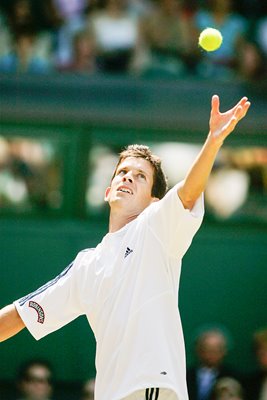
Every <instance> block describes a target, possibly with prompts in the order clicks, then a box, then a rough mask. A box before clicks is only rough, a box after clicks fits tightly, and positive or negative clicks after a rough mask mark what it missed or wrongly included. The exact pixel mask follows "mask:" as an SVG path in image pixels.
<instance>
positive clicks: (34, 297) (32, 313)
mask: <svg viewBox="0 0 267 400" xmlns="http://www.w3.org/2000/svg"><path fill="white" fill-rule="evenodd" d="M80 258H81V257H80V254H79V255H78V256H77V257H76V259H75V260H74V262H72V263H71V264H70V265H69V266H68V267H67V268H65V269H64V270H63V271H62V272H61V274H59V275H58V276H57V277H56V278H54V279H53V280H51V281H49V282H47V283H46V284H45V285H43V286H41V287H40V288H39V289H37V290H36V291H34V292H32V293H30V294H28V295H27V296H24V297H23V298H21V299H19V300H17V301H15V302H14V305H15V307H16V309H17V311H18V313H19V315H20V317H21V318H22V320H23V322H24V323H25V325H26V327H27V329H28V330H29V332H30V333H31V334H32V335H33V337H34V338H35V339H36V340H38V339H41V338H42V337H44V336H46V335H48V334H49V333H51V332H54V331H56V330H57V329H59V328H61V327H62V326H64V325H66V324H68V323H69V322H71V321H72V320H74V319H75V318H77V317H78V316H79V315H81V314H83V310H82V305H81V301H80V299H79V291H78V290H77V287H76V286H77V275H78V271H79V268H78V267H79V262H80Z"/></svg>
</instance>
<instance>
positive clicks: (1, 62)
mask: <svg viewBox="0 0 267 400" xmlns="http://www.w3.org/2000/svg"><path fill="white" fill-rule="evenodd" d="M33 4H34V3H33V2H31V1H30V0H15V1H14V2H11V4H10V6H9V8H8V11H7V24H6V28H7V31H6V34H5V42H6V49H5V51H4V52H2V54H0V70H1V71H3V72H29V73H43V72H48V71H50V69H51V67H52V35H51V34H50V32H48V31H44V30H42V27H41V26H39V25H40V24H39V22H40V19H39V18H38V15H37V13H36V12H35V8H34V6H33Z"/></svg>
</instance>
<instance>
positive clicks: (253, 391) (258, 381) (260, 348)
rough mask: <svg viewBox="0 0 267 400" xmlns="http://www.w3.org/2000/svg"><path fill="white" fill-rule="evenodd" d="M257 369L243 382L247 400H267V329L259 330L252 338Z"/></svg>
mask: <svg viewBox="0 0 267 400" xmlns="http://www.w3.org/2000/svg"><path fill="white" fill-rule="evenodd" d="M253 344H254V351H255V356H256V360H257V363H258V369H257V370H256V371H255V372H252V373H251V374H249V376H247V377H246V379H245V380H244V387H245V390H246V395H247V400H266V399H267V328H264V329H260V330H258V331H256V332H255V334H254V336H253Z"/></svg>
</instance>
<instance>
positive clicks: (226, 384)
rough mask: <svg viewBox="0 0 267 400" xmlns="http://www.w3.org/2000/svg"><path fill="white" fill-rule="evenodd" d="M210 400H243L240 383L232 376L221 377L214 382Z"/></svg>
mask: <svg viewBox="0 0 267 400" xmlns="http://www.w3.org/2000/svg"><path fill="white" fill-rule="evenodd" d="M211 399H212V400H244V393H243V388H242V385H241V384H240V383H239V382H238V381H237V380H236V379H233V378H228V377H226V378H221V379H219V380H218V382H217V383H216V384H215V386H214V389H213V391H212V395H211Z"/></svg>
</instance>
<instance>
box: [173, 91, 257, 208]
mask: <svg viewBox="0 0 267 400" xmlns="http://www.w3.org/2000/svg"><path fill="white" fill-rule="evenodd" d="M219 106H220V99H219V97H218V96H217V95H214V96H213V97H212V101H211V113H210V121H209V127H210V131H209V134H208V137H207V139H206V141H205V143H204V145H203V147H202V149H201V151H200V153H199V155H198V157H197V159H196V160H195V162H194V164H193V165H192V167H191V169H190V170H189V172H188V174H187V176H186V178H185V181H184V184H183V186H182V187H180V188H179V190H178V196H179V197H180V199H181V201H182V203H183V205H184V207H185V208H187V209H192V208H193V206H194V204H195V202H196V200H197V199H198V197H199V196H200V194H201V193H202V192H203V191H204V189H205V187H206V184H207V181H208V178H209V175H210V173H211V170H212V167H213V164H214V161H215V158H216V156H217V154H218V152H219V150H220V148H221V146H222V145H223V142H224V140H225V139H226V137H227V136H228V135H230V133H231V132H233V130H234V129H235V126H236V125H237V123H238V122H239V121H240V120H241V119H242V118H244V116H245V115H246V113H247V111H248V109H249V107H250V102H249V101H248V99H247V97H243V98H242V99H241V100H240V101H239V102H238V103H237V104H236V105H235V106H234V107H233V108H231V109H230V110H228V111H226V112H225V113H221V112H220V110H219Z"/></svg>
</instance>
